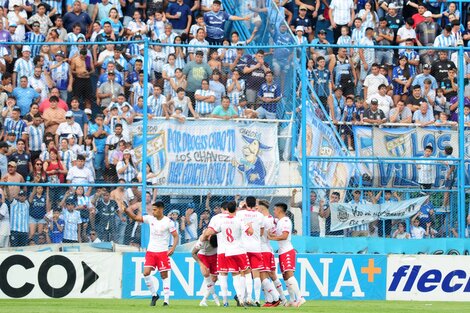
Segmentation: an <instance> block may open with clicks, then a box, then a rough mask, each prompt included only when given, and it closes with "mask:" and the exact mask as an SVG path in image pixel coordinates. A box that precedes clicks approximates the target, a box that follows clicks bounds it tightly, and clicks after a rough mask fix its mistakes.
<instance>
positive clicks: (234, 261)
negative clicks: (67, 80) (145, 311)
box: [126, 196, 305, 307]
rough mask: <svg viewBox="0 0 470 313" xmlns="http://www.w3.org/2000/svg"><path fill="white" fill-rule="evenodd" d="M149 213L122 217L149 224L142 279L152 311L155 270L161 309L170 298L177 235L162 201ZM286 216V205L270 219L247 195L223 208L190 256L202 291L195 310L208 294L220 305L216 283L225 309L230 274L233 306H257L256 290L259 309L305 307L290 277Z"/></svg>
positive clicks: (264, 204) (291, 252)
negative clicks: (160, 288) (159, 280)
mask: <svg viewBox="0 0 470 313" xmlns="http://www.w3.org/2000/svg"><path fill="white" fill-rule="evenodd" d="M152 209H153V211H152V213H153V214H152V215H143V216H142V215H140V214H139V215H136V213H135V212H133V211H132V210H130V209H126V214H127V215H128V216H129V217H130V218H131V219H133V220H135V221H138V222H143V223H146V224H149V227H150V239H149V244H148V247H147V253H146V255H145V264H144V273H143V274H144V279H145V283H146V285H147V287H148V288H149V290H150V292H151V293H152V300H151V303H150V305H151V306H154V305H155V304H156V302H157V300H158V299H159V295H158V294H157V290H156V288H155V286H154V282H153V280H152V279H153V278H152V277H151V273H152V272H153V271H154V270H158V271H159V272H160V275H161V278H162V285H163V295H164V302H163V305H164V306H167V305H169V295H170V280H169V278H168V271H169V270H170V269H171V266H170V259H169V257H170V256H171V255H172V254H173V252H174V251H175V248H176V244H177V242H178V233H177V231H176V229H175V228H174V227H173V224H172V223H171V221H170V219H169V218H168V217H166V216H165V215H164V214H163V210H164V204H163V202H158V201H157V202H155V203H154V204H153V206H152ZM286 212H287V205H286V204H285V203H277V204H276V205H275V206H274V217H273V216H271V215H270V213H269V202H268V201H265V200H257V199H256V198H255V197H251V196H250V197H247V198H246V199H245V201H242V202H240V203H239V205H237V203H236V202H235V201H229V202H225V203H223V204H222V212H221V213H219V214H217V215H215V216H213V217H212V219H211V220H210V223H209V226H208V228H207V229H206V230H205V231H204V232H203V234H202V235H201V236H200V237H199V240H198V241H197V243H196V245H195V246H194V248H193V251H192V255H193V257H194V259H195V260H196V261H197V262H198V264H199V265H200V268H201V273H202V275H203V276H204V285H205V287H206V290H205V293H204V297H203V299H202V301H201V302H200V306H207V299H208V298H209V297H210V296H211V295H212V297H213V299H214V302H215V304H216V305H218V306H219V305H221V303H220V300H219V298H218V296H217V294H216V292H215V288H214V286H215V283H216V282H217V281H219V285H220V288H221V294H222V298H223V306H224V307H227V306H228V305H229V304H228V281H227V278H228V274H229V273H231V274H232V281H233V287H234V289H235V292H236V296H235V299H236V300H237V305H238V306H242V307H246V306H261V303H260V297H261V290H262V291H263V293H264V299H265V304H264V305H263V306H264V307H275V306H279V305H285V306H296V307H299V306H301V305H302V304H304V303H305V299H304V298H303V297H302V296H301V293H300V289H299V284H298V282H297V280H296V278H295V276H294V271H295V263H296V259H295V250H294V248H293V246H292V243H291V233H292V221H291V220H290V219H289V218H288V217H287V216H286ZM170 236H173V245H172V246H171V247H170V248H168V246H169V242H170ZM270 240H274V241H277V242H278V246H279V250H278V254H279V265H280V269H281V272H282V276H283V279H284V282H285V284H286V287H287V290H288V293H289V301H288V300H287V299H286V297H285V296H284V292H283V289H282V284H281V281H280V280H279V279H278V278H277V276H276V265H275V261H274V253H273V249H272V248H271V245H270V243H269V241H270ZM253 287H254V288H253ZM253 289H254V295H255V298H254V301H253V299H252V293H253Z"/></svg>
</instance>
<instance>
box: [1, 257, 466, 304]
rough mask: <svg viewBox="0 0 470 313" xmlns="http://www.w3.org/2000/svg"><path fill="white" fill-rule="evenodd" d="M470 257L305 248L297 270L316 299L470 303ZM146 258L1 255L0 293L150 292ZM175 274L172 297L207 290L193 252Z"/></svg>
mask: <svg viewBox="0 0 470 313" xmlns="http://www.w3.org/2000/svg"><path fill="white" fill-rule="evenodd" d="M469 260H470V257H469V256H449V255H380V254H377V255H347V254H304V253H301V254H298V255H297V269H296V276H297V279H298V280H299V283H300V288H301V291H302V293H303V295H304V296H305V297H306V299H308V300H319V299H321V300H417V301H469V300H470V297H469V295H470V274H469V273H470V262H469ZM143 264H144V253H142V252H124V253H120V252H109V253H81V252H69V253H67V252H66V253H49V252H44V253H35V252H18V253H15V252H11V253H1V254H0V298H11V299H14V298H17V299H24V298H29V299H31V298H63V297H66V298H123V299H129V298H148V297H149V296H150V293H149V291H148V290H147V289H146V287H145V283H144V281H143V279H142V275H141V273H142V269H143ZM278 274H279V273H278ZM154 277H155V280H156V281H159V279H158V278H157V276H154ZM170 277H171V297H172V300H178V299H181V300H183V299H187V300H189V299H198V298H200V297H201V296H202V290H203V281H202V276H201V275H200V272H199V267H198V266H197V264H196V262H195V261H194V259H193V258H192V257H191V254H189V253H175V254H174V255H173V257H172V271H171V275H170ZM229 284H230V283H229ZM230 285H231V284H230ZM156 286H157V287H158V289H160V288H159V287H160V284H157V285H156ZM217 289H218V287H217Z"/></svg>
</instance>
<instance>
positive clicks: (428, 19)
mask: <svg viewBox="0 0 470 313" xmlns="http://www.w3.org/2000/svg"><path fill="white" fill-rule="evenodd" d="M423 17H424V21H423V22H421V23H419V24H418V26H416V35H417V37H418V38H419V42H420V43H421V45H423V46H428V47H431V46H433V45H434V41H435V40H436V37H437V36H438V35H440V34H441V32H442V30H441V27H440V26H439V24H437V23H436V22H434V20H433V18H432V13H431V12H430V11H426V12H424V14H423ZM419 55H420V59H421V61H422V62H424V63H425V64H426V63H430V62H431V61H432V60H433V57H434V50H432V49H430V50H425V49H423V50H419Z"/></svg>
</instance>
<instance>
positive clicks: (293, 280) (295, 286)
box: [287, 276, 302, 301]
mask: <svg viewBox="0 0 470 313" xmlns="http://www.w3.org/2000/svg"><path fill="white" fill-rule="evenodd" d="M287 282H288V283H289V285H290V287H291V289H292V293H293V294H294V297H295V301H299V300H300V298H302V295H301V294H300V288H299V283H298V282H297V279H296V278H295V277H294V276H292V277H291V278H289V279H288V280H287ZM289 294H290V293H289Z"/></svg>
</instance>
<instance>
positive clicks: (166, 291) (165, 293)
mask: <svg viewBox="0 0 470 313" xmlns="http://www.w3.org/2000/svg"><path fill="white" fill-rule="evenodd" d="M162 281H163V296H164V297H165V298H164V301H165V302H166V303H168V302H169V301H170V278H168V277H167V278H165V279H162Z"/></svg>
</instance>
